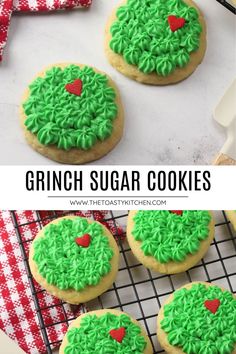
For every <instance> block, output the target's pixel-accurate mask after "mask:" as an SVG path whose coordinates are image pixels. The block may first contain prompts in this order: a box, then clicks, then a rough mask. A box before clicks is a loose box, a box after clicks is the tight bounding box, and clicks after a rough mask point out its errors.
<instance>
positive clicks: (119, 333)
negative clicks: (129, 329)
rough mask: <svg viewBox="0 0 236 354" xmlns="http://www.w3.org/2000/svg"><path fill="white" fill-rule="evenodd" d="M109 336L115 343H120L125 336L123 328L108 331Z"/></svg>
mask: <svg viewBox="0 0 236 354" xmlns="http://www.w3.org/2000/svg"><path fill="white" fill-rule="evenodd" d="M109 333H110V336H111V337H112V338H113V339H115V340H116V341H117V342H119V343H121V342H122V340H123V339H124V336H125V328H124V327H120V328H118V329H112V330H110V332H109Z"/></svg>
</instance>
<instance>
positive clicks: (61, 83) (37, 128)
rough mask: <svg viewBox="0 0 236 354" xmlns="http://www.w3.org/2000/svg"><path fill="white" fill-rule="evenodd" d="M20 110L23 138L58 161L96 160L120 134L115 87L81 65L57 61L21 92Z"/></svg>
mask: <svg viewBox="0 0 236 354" xmlns="http://www.w3.org/2000/svg"><path fill="white" fill-rule="evenodd" d="M20 114H21V122H22V125H23V127H24V132H25V136H26V140H27V142H28V143H29V144H30V145H31V146H32V147H33V148H34V149H35V150H36V151H38V152H39V153H41V154H42V155H44V156H46V157H49V158H50V159H52V160H55V161H58V162H62V163H70V164H82V163H85V162H89V161H93V160H96V159H99V158H100V157H102V156H104V155H105V154H107V153H108V152H109V151H110V150H112V149H113V148H114V147H115V145H116V144H117V143H118V142H119V140H120V139H121V136H122V133H123V120H124V117H123V116H124V114H123V108H122V104H121V99H120V95H119V92H118V89H117V88H116V85H115V84H114V82H113V81H112V80H111V79H110V78H109V77H108V76H107V75H106V74H103V73H101V72H98V71H97V70H96V69H94V68H91V67H87V66H83V65H75V64H59V65H55V66H51V67H50V68H48V69H46V70H45V71H44V72H42V73H40V74H39V75H38V77H37V78H36V79H35V80H34V81H33V82H32V83H31V84H30V85H29V88H28V89H27V92H26V93H25V96H24V100H23V104H22V107H21V111H20Z"/></svg>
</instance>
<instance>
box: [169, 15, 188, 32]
mask: <svg viewBox="0 0 236 354" xmlns="http://www.w3.org/2000/svg"><path fill="white" fill-rule="evenodd" d="M168 22H169V25H170V29H171V31H172V32H175V31H177V30H178V29H180V28H182V27H184V25H185V23H186V21H185V19H184V18H183V17H176V16H175V15H170V16H168Z"/></svg>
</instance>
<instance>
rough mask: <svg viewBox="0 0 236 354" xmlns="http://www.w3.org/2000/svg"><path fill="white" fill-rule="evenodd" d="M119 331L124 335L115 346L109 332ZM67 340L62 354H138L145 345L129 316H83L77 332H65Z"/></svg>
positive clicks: (109, 314)
mask: <svg viewBox="0 0 236 354" xmlns="http://www.w3.org/2000/svg"><path fill="white" fill-rule="evenodd" d="M121 328H122V329H123V330H124V332H125V335H124V337H123V339H122V341H121V342H119V341H118V340H116V339H114V338H113V337H112V336H111V334H110V331H112V330H117V329H121ZM67 340H68V344H67V346H66V347H65V350H64V353H65V354H80V353H81V354H82V353H84V354H87V353H88V354H90V353H96V354H108V353H109V354H142V353H143V352H144V349H145V348H146V345H147V343H146V340H145V338H144V337H143V336H142V334H141V328H140V327H139V326H138V325H137V324H134V323H133V322H132V321H131V319H130V318H129V316H127V315H125V314H122V315H120V316H116V315H113V314H111V313H109V312H108V313H106V314H104V315H102V316H96V315H89V314H88V315H86V316H84V317H83V318H82V320H81V323H80V327H79V328H75V327H74V328H72V329H70V330H69V331H68V333H67Z"/></svg>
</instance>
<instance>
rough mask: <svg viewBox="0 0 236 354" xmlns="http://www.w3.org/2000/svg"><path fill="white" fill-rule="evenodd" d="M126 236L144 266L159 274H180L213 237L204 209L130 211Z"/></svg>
mask: <svg viewBox="0 0 236 354" xmlns="http://www.w3.org/2000/svg"><path fill="white" fill-rule="evenodd" d="M127 237H128V242H129V244H130V247H131V249H132V251H133V253H134V255H135V256H136V257H137V258H138V260H139V261H140V262H141V263H142V264H143V265H144V266H145V267H147V268H150V269H153V270H155V271H157V272H160V273H166V274H174V273H180V272H183V271H185V270H187V269H189V268H191V267H192V266H193V265H195V264H196V263H197V262H198V261H199V260H200V259H201V258H202V257H203V256H204V255H205V253H206V252H207V250H208V248H209V246H210V244H211V242H212V239H213V237H214V220H213V218H212V215H211V213H210V212H208V211H203V210H193V211H191V210H170V211H168V210H144V211H131V212H130V213H129V217H128V225H127Z"/></svg>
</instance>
